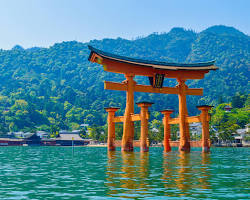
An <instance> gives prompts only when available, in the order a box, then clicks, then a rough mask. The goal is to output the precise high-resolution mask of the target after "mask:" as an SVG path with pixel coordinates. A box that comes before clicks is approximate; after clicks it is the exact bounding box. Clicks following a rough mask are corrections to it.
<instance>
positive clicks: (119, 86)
mask: <svg viewBox="0 0 250 200" xmlns="http://www.w3.org/2000/svg"><path fill="white" fill-rule="evenodd" d="M104 89H105V90H120V91H126V90H127V84H124V83H115V82H110V81H104Z"/></svg>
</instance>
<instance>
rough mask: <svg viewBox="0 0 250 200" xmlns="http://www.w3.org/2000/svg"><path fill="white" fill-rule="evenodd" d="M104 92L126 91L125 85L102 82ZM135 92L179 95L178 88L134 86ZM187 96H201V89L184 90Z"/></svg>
mask: <svg viewBox="0 0 250 200" xmlns="http://www.w3.org/2000/svg"><path fill="white" fill-rule="evenodd" d="M104 89H105V90H119V91H126V90H127V84H125V83H115V82H110V81H104ZM134 91H135V92H149V93H162V94H179V90H178V88H175V87H163V88H153V87H152V86H151V85H135V90H134ZM186 94H187V95H200V96H202V95H203V89H201V88H188V89H187V90H186Z"/></svg>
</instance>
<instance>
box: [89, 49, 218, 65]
mask: <svg viewBox="0 0 250 200" xmlns="http://www.w3.org/2000/svg"><path fill="white" fill-rule="evenodd" d="M88 48H89V49H90V51H91V53H90V55H89V60H90V59H91V57H92V55H93V54H94V53H95V54H97V55H98V56H100V57H103V58H107V59H111V60H115V61H118V62H123V63H128V64H135V65H140V66H146V67H153V68H157V69H167V70H216V69H218V67H216V66H215V65H214V63H215V60H212V61H208V62H200V63H172V62H162V61H151V60H143V59H136V58H129V57H126V56H120V55H116V54H112V53H108V52H104V51H101V50H99V49H96V48H94V47H92V46H88Z"/></svg>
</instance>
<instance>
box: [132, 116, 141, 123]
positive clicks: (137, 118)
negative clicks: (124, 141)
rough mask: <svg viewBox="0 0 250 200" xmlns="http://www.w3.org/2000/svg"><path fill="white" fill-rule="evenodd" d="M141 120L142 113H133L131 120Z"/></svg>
mask: <svg viewBox="0 0 250 200" xmlns="http://www.w3.org/2000/svg"><path fill="white" fill-rule="evenodd" d="M140 120H141V117H140V114H134V115H131V121H133V122H134V121H140Z"/></svg>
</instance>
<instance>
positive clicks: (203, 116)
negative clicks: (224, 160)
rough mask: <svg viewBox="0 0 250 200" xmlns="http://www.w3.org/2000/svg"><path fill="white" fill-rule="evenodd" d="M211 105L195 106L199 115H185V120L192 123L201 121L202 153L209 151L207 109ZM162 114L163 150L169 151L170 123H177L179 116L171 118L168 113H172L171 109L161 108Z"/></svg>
mask: <svg viewBox="0 0 250 200" xmlns="http://www.w3.org/2000/svg"><path fill="white" fill-rule="evenodd" d="M211 107H212V106H207V105H204V106H197V108H198V109H199V110H200V111H201V114H200V115H199V116H192V117H186V122H187V123H188V124H189V123H193V122H201V123H202V138H201V146H202V151H203V152H204V153H207V152H210V146H211V142H210V139H209V121H210V118H211V117H210V115H209V113H208V111H209V110H210V109H211ZM160 112H161V113H162V114H163V115H164V116H163V125H164V140H163V144H164V152H169V151H171V147H170V134H171V133H170V125H171V124H179V123H180V118H171V117H170V115H171V114H172V113H173V110H163V111H160Z"/></svg>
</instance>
